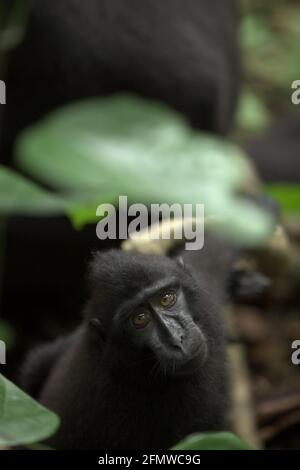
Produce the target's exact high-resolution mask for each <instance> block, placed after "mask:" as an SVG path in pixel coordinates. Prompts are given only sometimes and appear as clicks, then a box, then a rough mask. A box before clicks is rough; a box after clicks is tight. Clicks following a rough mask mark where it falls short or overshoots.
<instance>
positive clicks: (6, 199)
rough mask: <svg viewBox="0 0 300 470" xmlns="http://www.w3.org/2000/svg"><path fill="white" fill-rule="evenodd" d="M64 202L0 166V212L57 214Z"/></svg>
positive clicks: (61, 210)
mask: <svg viewBox="0 0 300 470" xmlns="http://www.w3.org/2000/svg"><path fill="white" fill-rule="evenodd" d="M65 208H66V204H65V202H64V201H63V200H61V199H60V198H59V197H57V196H55V195H54V194H51V193H49V192H47V191H45V190H43V189H42V188H40V187H38V186H37V185H35V184H34V183H32V182H30V181H29V180H27V179H25V178H23V177H22V176H20V175H18V174H17V173H15V172H14V171H12V170H9V169H8V168H5V167H1V166H0V214H9V213H14V214H39V215H49V214H59V213H63V212H64V211H65Z"/></svg>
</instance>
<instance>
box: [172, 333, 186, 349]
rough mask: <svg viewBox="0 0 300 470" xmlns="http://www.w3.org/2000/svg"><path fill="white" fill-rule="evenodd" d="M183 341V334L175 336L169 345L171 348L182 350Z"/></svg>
mask: <svg viewBox="0 0 300 470" xmlns="http://www.w3.org/2000/svg"><path fill="white" fill-rule="evenodd" d="M183 339H184V335H183V333H182V334H177V335H172V336H171V341H170V344H171V346H173V347H175V348H177V349H180V350H182V349H183Z"/></svg>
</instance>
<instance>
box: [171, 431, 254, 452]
mask: <svg viewBox="0 0 300 470" xmlns="http://www.w3.org/2000/svg"><path fill="white" fill-rule="evenodd" d="M173 449H174V450H251V447H250V446H249V445H248V444H246V443H245V442H243V441H241V439H239V438H238V437H237V436H235V435H234V434H232V433H230V432H219V433H205V434H194V435H192V436H190V437H187V438H186V439H184V440H183V441H181V442H179V444H177V445H176V446H175V447H173Z"/></svg>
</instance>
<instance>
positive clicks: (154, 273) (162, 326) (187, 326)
mask: <svg viewBox="0 0 300 470" xmlns="http://www.w3.org/2000/svg"><path fill="white" fill-rule="evenodd" d="M118 253H119V258H118V259H117V258H113V257H112V256H110V259H109V257H108V255H106V258H107V259H105V262H114V263H117V265H118V269H117V267H116V266H115V267H114V268H115V270H116V271H115V272H114V274H115V276H116V277H115V282H114V286H113V287H112V284H113V278H112V276H111V274H112V273H111V272H109V273H107V276H106V278H105V280H104V279H102V281H103V282H101V288H102V289H104V288H105V289H106V292H105V293H104V295H103V293H102V295H101V294H100V293H99V291H98V294H94V296H95V297H94V298H93V299H92V302H91V303H90V306H89V307H90V308H89V310H88V315H89V317H90V323H91V324H92V325H93V326H96V327H97V329H98V331H99V332H100V334H101V337H102V339H103V340H104V343H103V344H104V345H103V354H104V355H105V358H109V360H110V362H111V364H112V366H115V365H117V366H120V365H122V367H128V368H130V367H131V368H134V367H136V366H137V365H138V366H140V367H141V368H142V369H143V371H145V370H146V371H147V369H149V372H150V369H151V368H152V366H157V369H158V370H160V371H161V372H162V373H163V375H170V374H174V375H178V374H179V375H181V374H188V373H189V372H190V371H192V370H194V369H195V365H201V364H203V363H204V362H205V360H206V357H207V352H208V351H207V350H208V338H207V333H209V332H205V331H204V330H205V327H204V328H203V324H202V323H201V309H202V310H203V305H201V302H200V301H199V299H198V293H197V292H195V286H194V284H193V282H194V281H193V279H192V277H191V275H190V274H187V272H186V270H185V269H184V268H183V267H182V266H179V265H178V263H176V262H175V261H174V260H170V259H167V258H163V257H161V258H158V257H157V258H156V257H150V256H142V255H128V254H121V253H120V252H118ZM114 256H115V255H114ZM131 257H132V258H131ZM100 258H101V261H102V264H101V268H100V267H99V266H98V268H97V270H95V279H98V280H99V278H100V277H101V276H102V274H104V273H103V271H104V266H103V261H104V258H105V257H104V256H103V255H101V256H100V257H99V259H100ZM124 260H125V263H124ZM96 285H97V283H96ZM99 287H100V283H99ZM204 310H205V309H204ZM204 313H205V312H204V311H203V314H204ZM204 325H205V320H204Z"/></svg>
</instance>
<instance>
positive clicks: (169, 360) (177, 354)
mask: <svg viewBox="0 0 300 470" xmlns="http://www.w3.org/2000/svg"><path fill="white" fill-rule="evenodd" d="M206 357H207V347H206V343H202V344H198V345H196V347H194V348H193V349H192V350H191V351H189V352H186V351H185V350H184V349H183V350H181V351H179V350H177V348H172V350H171V351H170V350H169V353H168V354H167V355H166V356H165V357H161V356H160V358H159V365H160V369H161V372H162V373H163V374H164V375H165V376H186V375H190V374H192V373H193V372H195V371H196V370H197V368H198V367H200V366H201V365H203V363H204V362H205V359H206Z"/></svg>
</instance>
